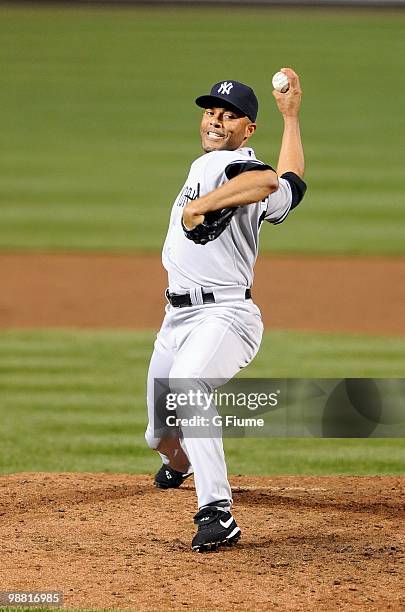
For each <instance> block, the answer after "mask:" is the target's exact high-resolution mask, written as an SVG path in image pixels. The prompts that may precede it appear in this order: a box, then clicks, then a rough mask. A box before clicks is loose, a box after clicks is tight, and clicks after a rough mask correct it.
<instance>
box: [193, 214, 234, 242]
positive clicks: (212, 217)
mask: <svg viewBox="0 0 405 612" xmlns="http://www.w3.org/2000/svg"><path fill="white" fill-rule="evenodd" d="M235 212H236V208H223V209H222V210H214V211H212V212H208V213H207V214H206V215H205V216H204V221H203V222H202V223H200V224H199V225H196V226H195V228H194V229H192V230H189V229H187V228H186V226H185V225H184V223H183V220H182V221H181V225H182V227H183V231H184V233H185V235H186V237H187V238H188V239H189V240H192V241H193V242H195V243H196V244H207V242H211V241H212V240H215V239H216V238H218V236H220V235H221V234H222V232H223V231H224V229H226V228H227V227H228V225H229V224H230V222H231V219H232V217H233V216H234V214H235Z"/></svg>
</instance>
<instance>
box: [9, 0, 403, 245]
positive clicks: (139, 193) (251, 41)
mask: <svg viewBox="0 0 405 612" xmlns="http://www.w3.org/2000/svg"><path fill="white" fill-rule="evenodd" d="M0 36H1V41H2V45H1V56H2V60H3V61H2V71H1V75H0V84H1V86H0V103H1V120H0V121H1V132H2V141H3V146H2V148H1V151H0V164H1V167H2V171H1V177H0V206H1V219H2V222H1V226H0V248H3V249H62V250H69V249H80V250H83V249H84V250H85V249H97V250H105V251H109V250H132V249H138V250H155V249H159V248H160V246H161V244H162V240H163V237H164V234H165V230H166V226H167V221H168V214H169V208H170V205H171V202H172V201H173V199H174V197H175V196H176V194H177V192H178V190H179V187H180V186H181V184H182V183H183V181H184V179H185V173H186V169H187V168H188V166H189V163H190V161H191V160H193V159H194V158H195V157H197V156H198V155H199V154H200V150H199V138H198V132H197V125H198V122H199V113H200V111H199V110H198V109H197V107H195V106H194V104H193V99H194V98H195V96H196V95H199V94H200V93H203V92H204V91H205V90H208V88H209V87H210V86H211V84H212V83H213V82H215V81H216V80H220V79H222V78H236V79H239V80H242V81H243V80H244V81H247V82H249V83H250V84H252V85H253V86H254V88H255V89H256V91H257V94H258V96H259V99H260V101H261V111H260V116H259V128H260V129H259V131H258V133H257V135H255V137H254V141H252V144H253V145H254V146H255V148H256V152H257V154H258V156H259V157H261V158H263V159H265V160H266V161H269V162H271V163H276V160H277V152H278V142H279V137H280V131H281V120H280V117H279V115H278V113H277V111H276V108H275V104H274V101H273V98H272V96H271V91H270V89H271V88H270V79H271V75H272V73H273V72H274V71H276V70H277V69H278V68H279V67H280V66H284V65H292V66H294V67H295V68H296V70H297V71H298V72H299V73H300V74H301V75H302V81H303V87H304V92H305V97H304V106H303V111H302V119H303V132H304V140H305V144H306V154H307V175H306V178H307V181H308V183H309V192H308V195H307V197H306V200H305V203H304V204H303V206H302V207H300V208H299V209H298V210H297V211H295V212H294V215H292V216H291V218H290V219H289V220H288V222H287V223H286V224H283V225H282V226H281V227H274V228H272V227H271V228H270V227H268V228H267V227H266V228H265V229H266V231H263V232H262V248H263V249H266V250H273V251H284V252H319V253H322V252H327V253H390V254H395V253H402V254H403V253H404V252H405V242H404V240H403V225H404V222H405V205H404V200H403V190H404V182H405V181H404V174H403V167H404V161H405V160H404V151H403V135H404V116H403V99H404V94H405V84H404V80H403V79H402V78H400V75H402V74H403V73H404V69H405V56H404V54H403V49H402V41H403V39H404V36H405V13H404V12H398V13H395V12H381V11H378V12H368V11H366V10H361V11H357V12H356V11H339V12H334V11H319V10H315V9H314V10H306V11H299V10H294V11H281V10H258V9H257V10H254V11H249V12H248V11H245V10H236V9H234V8H233V9H232V10H225V9H215V14H213V13H212V10H211V9H209V10H207V11H205V10H203V9H198V10H185V9H181V10H180V9H168V10H149V11H148V10H146V9H129V8H128V9H125V10H120V9H111V8H108V9H107V8H103V9H100V8H98V9H97V10H91V9H88V8H87V9H84V8H73V9H72V8H70V9H69V8H66V7H55V8H32V7H31V8H21V7H20V8H16V7H12V6H11V5H10V6H4V5H3V6H1V7H0Z"/></svg>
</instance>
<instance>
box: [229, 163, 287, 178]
mask: <svg viewBox="0 0 405 612" xmlns="http://www.w3.org/2000/svg"><path fill="white" fill-rule="evenodd" d="M249 170H273V172H275V170H274V168H272V167H271V166H268V165H267V164H264V163H263V162H261V161H259V160H257V159H247V160H236V161H233V162H232V163H230V164H228V165H227V166H226V168H225V176H226V178H227V179H228V180H231V179H232V178H234V177H235V176H238V174H242V173H243V172H249Z"/></svg>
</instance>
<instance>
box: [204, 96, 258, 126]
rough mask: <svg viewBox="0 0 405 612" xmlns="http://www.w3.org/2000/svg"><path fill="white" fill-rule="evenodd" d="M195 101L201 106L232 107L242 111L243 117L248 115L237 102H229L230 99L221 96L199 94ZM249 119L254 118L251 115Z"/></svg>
mask: <svg viewBox="0 0 405 612" xmlns="http://www.w3.org/2000/svg"><path fill="white" fill-rule="evenodd" d="M195 103H196V104H197V106H200V107H201V108H216V107H218V108H230V109H231V110H235V111H237V112H238V113H240V114H241V115H242V116H243V117H247V115H246V113H245V111H244V110H242V109H241V108H238V107H237V106H236V105H235V104H231V103H230V102H228V100H226V99H225V98H221V97H220V96H211V95H207V96H199V97H198V98H196V101H195ZM249 119H250V120H252V119H251V117H249Z"/></svg>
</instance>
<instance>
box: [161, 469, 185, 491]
mask: <svg viewBox="0 0 405 612" xmlns="http://www.w3.org/2000/svg"><path fill="white" fill-rule="evenodd" d="M191 474H192V473H190V474H183V473H182V472H177V470H174V469H173V468H171V467H170V465H162V467H161V468H160V470H159V471H158V473H157V474H156V476H155V483H154V484H155V487H157V488H158V489H178V488H179V486H180V485H181V484H183V482H184V481H185V480H186V478H188V477H189V476H191Z"/></svg>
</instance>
